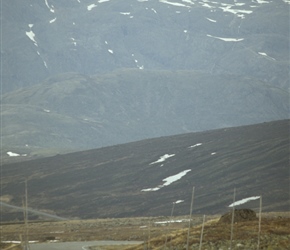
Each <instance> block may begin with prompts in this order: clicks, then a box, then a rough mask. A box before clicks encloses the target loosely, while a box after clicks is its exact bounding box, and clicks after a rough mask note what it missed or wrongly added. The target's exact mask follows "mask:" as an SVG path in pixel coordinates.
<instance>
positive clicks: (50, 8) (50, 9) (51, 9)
mask: <svg viewBox="0 0 290 250" xmlns="http://www.w3.org/2000/svg"><path fill="white" fill-rule="evenodd" d="M44 1H45V5H46V6H47V8H48V9H49V11H50V12H52V13H54V9H53V5H51V7H50V6H49V4H48V2H47V0H44Z"/></svg>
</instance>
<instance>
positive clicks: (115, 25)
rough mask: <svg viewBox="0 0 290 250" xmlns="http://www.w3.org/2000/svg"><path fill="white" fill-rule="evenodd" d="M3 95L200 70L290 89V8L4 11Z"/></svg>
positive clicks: (111, 5) (53, 1) (83, 5)
mask: <svg viewBox="0 0 290 250" xmlns="http://www.w3.org/2000/svg"><path fill="white" fill-rule="evenodd" d="M1 16H2V29H3V30H2V34H3V35H4V36H3V37H2V39H3V41H2V46H1V60H2V65H3V70H2V81H3V91H9V90H13V89H16V88H18V87H26V86H28V85H33V84H38V83H39V82H41V81H42V80H44V79H45V78H47V77H49V76H52V75H57V74H60V73H63V72H79V73H81V74H86V75H92V74H96V73H99V72H108V71H112V70H115V69H120V68H137V69H165V70H193V69H194V70H202V71H205V72H207V73H212V74H231V75H243V76H248V77H250V78H257V79H260V80H262V81H265V82H267V83H269V84H271V85H275V86H276V87H282V88H284V89H285V88H286V89H288V88H289V79H288V70H289V57H288V55H289V1H288V0H277V1H264V0H263V1H261V0H257V1H252V0H240V1H235V0H227V1H209V0H206V1H195V0H188V1H184V0H175V1H173V0H170V1H165V0H160V1H152V0H151V1H149V0H147V1H146V0H145V1H140V0H119V1H114V0H98V1H97V0H94V1H93V0H74V1H73V0H72V1H65V2H60V1H57V0H42V1H38V0H31V1H29V2H26V1H21V0H12V1H4V2H3V3H2V12H1Z"/></svg>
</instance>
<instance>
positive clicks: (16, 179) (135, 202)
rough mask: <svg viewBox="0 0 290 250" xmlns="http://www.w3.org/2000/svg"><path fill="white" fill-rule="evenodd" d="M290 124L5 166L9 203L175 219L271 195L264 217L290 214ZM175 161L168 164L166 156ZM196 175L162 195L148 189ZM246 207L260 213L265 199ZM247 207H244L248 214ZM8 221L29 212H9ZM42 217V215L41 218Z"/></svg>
mask: <svg viewBox="0 0 290 250" xmlns="http://www.w3.org/2000/svg"><path fill="white" fill-rule="evenodd" d="M289 125H290V121H289V120H283V121H276V122H269V123H263V124H257V125H251V126H243V127H234V128H226V129H219V130H212V131H207V132H200V133H189V134H183V135H177V136H170V137H161V138H155V139H150V140H143V141H139V142H134V143H128V144H123V145H117V146H112V147H107V148H101V149H96V150H89V151H83V152H77V153H70V154H66V155H57V156H54V157H49V158H43V159H38V160H33V161H25V162H22V163H12V164H6V165H2V166H1V171H2V174H1V186H2V190H1V195H2V196H1V200H2V201H4V202H7V203H9V204H12V205H16V206H21V204H22V197H23V195H24V180H25V179H26V178H27V179H28V194H29V198H28V199H29V207H31V208H33V209H38V210H42V211H46V212H49V213H53V214H57V215H58V216H62V217H66V218H75V217H79V218H98V217H103V218H104V217H130V216H157V215H164V216H166V215H170V211H171V204H172V202H174V201H177V200H184V202H182V203H179V204H177V205H176V208H175V215H185V214H188V212H189V205H190V198H191V190H192V187H193V186H195V200H194V213H202V214H209V213H220V212H225V211H227V210H228V208H227V206H228V205H229V204H230V203H231V202H232V194H233V190H234V188H236V189H237V195H236V199H237V200H240V199H243V198H247V197H252V196H258V195H262V196H263V211H288V210H289V148H290V144H289ZM166 154H168V155H171V157H169V158H167V159H166V160H165V161H164V162H159V163H155V164H152V163H153V162H156V161H158V159H160V157H161V156H164V155H166ZM186 170H190V171H188V172H187V173H186V174H185V175H184V176H183V177H181V178H180V179H179V180H177V181H175V182H173V183H171V184H170V185H168V186H164V187H161V188H160V189H159V190H157V191H147V192H144V191H141V190H142V189H148V188H155V187H158V186H160V185H163V184H164V183H165V182H164V181H162V180H163V179H165V178H167V177H170V176H171V177H172V176H175V177H176V175H177V174H180V173H182V172H184V171H186ZM244 206H246V207H250V208H251V209H256V208H257V207H258V206H259V202H258V201H251V202H248V203H247V204H246V205H244ZM242 207H243V205H241V206H239V208H242ZM1 209H2V211H1V213H2V219H3V220H14V219H16V218H20V219H22V212H20V211H18V212H17V211H13V210H12V209H8V208H5V206H2V207H1ZM36 217H37V216H34V218H36Z"/></svg>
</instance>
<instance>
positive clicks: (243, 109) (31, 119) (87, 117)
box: [2, 70, 289, 160]
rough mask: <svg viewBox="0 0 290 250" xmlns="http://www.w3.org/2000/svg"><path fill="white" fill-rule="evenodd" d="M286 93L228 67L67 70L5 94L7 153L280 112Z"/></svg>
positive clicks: (283, 113)
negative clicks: (213, 70)
mask: <svg viewBox="0 0 290 250" xmlns="http://www.w3.org/2000/svg"><path fill="white" fill-rule="evenodd" d="M157 79H158V80H157ZM288 100H289V95H288V94H287V92H286V91H283V90H281V89H279V88H274V87H270V86H268V85H266V84H265V83H263V82H260V81H257V80H256V81H254V80H253V81H250V82H249V81H248V80H247V79H246V78H243V77H240V78H237V77H235V76H228V75H219V76H216V77H214V78H213V77H212V76H210V75H207V74H204V73H200V72H192V71H181V72H180V71H178V72H168V71H147V70H146V71H141V72H139V71H138V70H123V71H118V72H114V73H108V74H104V75H98V76H94V77H87V76H84V75H79V74H65V75H61V76H58V77H53V78H49V79H48V80H47V81H45V82H43V83H42V84H39V85H34V86H32V87H29V88H26V89H20V90H17V91H13V92H10V93H9V94H6V95H3V97H2V118H3V121H2V158H3V160H4V159H6V158H7V157H9V156H8V154H7V152H15V153H17V154H20V155H25V156H26V157H27V158H29V157H34V156H37V155H38V156H41V155H47V154H53V153H54V154H55V153H57V152H59V151H60V152H61V150H72V151H77V150H81V149H90V148H99V147H104V146H108V145H114V144H120V143H123V142H130V141H137V140H142V139H144V138H152V137H159V136H167V135H174V134H181V133H187V132H190V131H202V130H208V129H213V128H221V127H230V126H238V125H240V124H253V123H259V122H260V121H271V120H279V119H283V118H285V117H287V115H288V112H289V107H288V105H287V104H288Z"/></svg>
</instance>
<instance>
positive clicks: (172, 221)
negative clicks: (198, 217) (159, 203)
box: [154, 219, 188, 224]
mask: <svg viewBox="0 0 290 250" xmlns="http://www.w3.org/2000/svg"><path fill="white" fill-rule="evenodd" d="M187 221H188V219H185V220H166V221H156V222H154V223H155V224H167V223H181V222H187Z"/></svg>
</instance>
